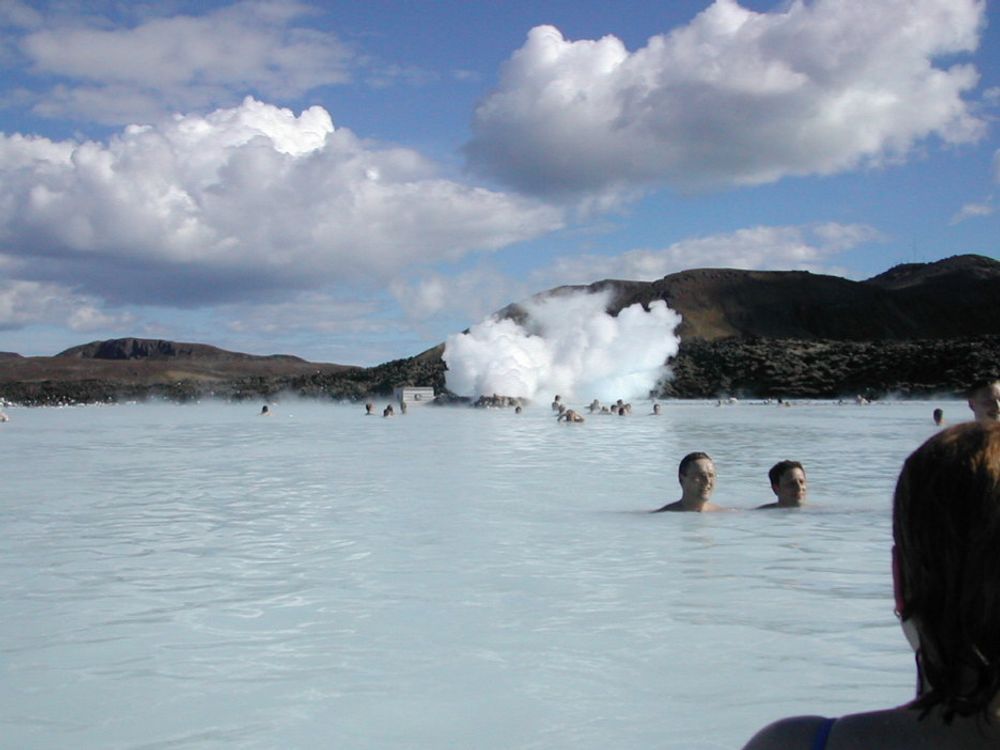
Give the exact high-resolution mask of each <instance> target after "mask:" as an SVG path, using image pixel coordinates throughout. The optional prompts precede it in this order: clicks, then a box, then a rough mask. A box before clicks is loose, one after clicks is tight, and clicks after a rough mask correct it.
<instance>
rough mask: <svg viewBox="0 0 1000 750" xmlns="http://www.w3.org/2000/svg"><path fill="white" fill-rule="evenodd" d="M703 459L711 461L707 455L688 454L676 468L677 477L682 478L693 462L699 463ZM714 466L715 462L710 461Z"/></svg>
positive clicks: (697, 452)
mask: <svg viewBox="0 0 1000 750" xmlns="http://www.w3.org/2000/svg"><path fill="white" fill-rule="evenodd" d="M702 459H705V460H706V461H712V457H711V456H710V455H708V454H707V453H702V452H701V451H695V452H694V453H688V454H687V455H686V456H684V458H682V459H681V462H680V465H678V467H677V476H678V477H682V476H684V474H686V473H687V468H688V466H690V465H691V464H693V463H694V462H695V461H700V460H702ZM712 463H713V464H714V463H715V461H712Z"/></svg>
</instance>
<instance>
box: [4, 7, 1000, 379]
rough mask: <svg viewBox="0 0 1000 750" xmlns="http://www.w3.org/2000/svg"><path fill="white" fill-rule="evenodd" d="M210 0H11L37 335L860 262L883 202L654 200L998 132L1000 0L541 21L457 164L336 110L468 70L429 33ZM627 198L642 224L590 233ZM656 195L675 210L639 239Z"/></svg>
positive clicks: (197, 333) (390, 326) (392, 344)
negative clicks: (139, 2) (627, 25)
mask: <svg viewBox="0 0 1000 750" xmlns="http://www.w3.org/2000/svg"><path fill="white" fill-rule="evenodd" d="M179 7H182V6H179ZM193 7H195V8H196V10H193V11H191V12H187V13H185V12H169V11H160V12H159V14H157V13H156V12H154V11H152V10H151V9H150V8H148V7H145V6H142V7H139V6H135V7H133V6H122V5H120V4H115V3H107V4H100V3H99V4H90V5H89V6H88V10H86V11H84V10H82V9H81V8H80V7H77V6H73V5H71V4H70V5H67V4H62V3H51V4H47V3H32V4H28V3H24V2H20V1H19V0H12V1H11V2H7V3H5V4H4V5H2V6H0V59H3V60H4V61H5V64H6V67H7V69H8V70H9V72H10V74H9V75H8V76H7V78H8V80H7V82H6V83H4V84H0V331H4V332H5V335H9V336H11V337H13V338H14V340H17V337H18V336H20V337H21V339H20V340H23V341H30V340H34V339H38V338H39V337H38V336H37V332H38V331H41V330H44V331H46V332H47V333H46V336H47V338H46V337H41V339H42V340H52V341H62V342H63V343H61V344H60V345H59V346H57V347H54V348H56V349H57V348H64V346H63V344H65V346H68V345H72V344H75V343H79V339H80V337H81V336H84V335H93V336H94V337H98V336H104V335H126V334H128V335H158V336H166V337H170V338H176V339H186V340H198V339H204V338H205V337H206V336H207V337H211V338H212V341H211V343H216V344H220V345H226V344H227V343H229V342H230V341H232V342H242V343H236V344H230V347H231V348H240V347H241V346H242V348H244V349H246V348H255V349H256V350H258V351H261V350H262V351H271V350H274V347H277V348H283V349H287V348H288V343H287V342H297V346H296V349H297V351H296V353H301V354H303V355H304V356H310V357H311V358H319V359H326V360H329V361H338V356H339V357H340V359H339V361H345V359H344V357H345V356H346V357H347V360H346V361H354V362H356V361H357V359H358V357H359V355H358V354H357V353H355V354H354V355H353V356H352V355H350V352H352V351H353V352H357V350H358V349H359V348H363V347H366V346H367V347H369V349H368V351H369V354H368V356H367V357H365V355H364V354H363V353H362V354H360V356H361V357H362V358H365V359H367V360H368V362H369V363H372V362H375V361H383V360H385V359H389V358H392V357H396V356H405V355H408V354H412V353H414V351H415V350H419V348H426V346H431V345H433V344H434V343H436V342H438V341H440V340H442V339H443V338H444V337H445V335H446V333H447V332H448V331H453V330H457V329H459V328H461V327H464V326H465V325H467V323H468V321H469V320H470V319H473V320H476V319H481V318H482V317H483V316H484V315H485V314H487V313H488V312H489V311H491V310H495V309H498V308H499V307H501V306H502V305H503V304H506V303H507V302H510V301H512V300H517V299H523V298H525V297H527V296H528V295H530V294H533V293H534V292H537V291H539V289H542V288H545V287H547V286H555V285H558V284H570V283H589V282H591V281H594V280H596V279H598V278H604V277H618V278H636V279H651V278H658V277H660V276H663V275H665V274H667V273H670V272H673V271H678V270H682V269H684V268H690V267H697V266H711V265H719V266H731V267H744V268H805V269H810V270H816V271H831V270H832V271H837V272H848V273H849V272H850V264H849V263H847V262H842V261H841V260H840V259H841V258H843V257H845V256H847V255H850V254H851V253H857V252H858V251H859V250H861V249H864V248H867V247H877V246H879V245H880V244H884V243H886V242H888V241H889V240H890V239H891V232H887V231H885V230H883V229H881V228H880V227H879V225H878V221H877V217H873V216H871V215H870V214H868V213H865V212H864V211H862V210H860V209H858V210H840V211H837V212H836V213H834V212H833V211H832V210H831V211H829V212H826V213H824V211H823V210H822V209H816V208H815V207H812V206H811V207H810V211H804V210H802V208H801V206H800V205H799V204H798V203H796V205H794V206H792V205H789V210H788V214H789V216H794V217H795V218H794V219H793V220H792V221H791V222H789V221H783V222H778V223H772V224H765V223H760V222H759V221H754V222H751V223H749V224H748V225H744V226H742V227H740V226H733V225H732V224H731V223H730V224H726V223H720V222H718V221H715V222H714V223H713V222H712V221H707V220H706V221H705V222H704V223H702V224H700V225H698V228H697V229H696V230H695V231H693V232H690V231H689V232H688V233H687V234H681V235H679V236H678V235H677V234H673V235H672V234H670V233H671V232H674V233H676V232H677V231H678V230H677V229H676V228H673V227H672V226H671V224H670V221H671V216H674V217H678V218H679V217H681V216H683V215H684V211H685V204H684V203H683V201H684V200H685V199H684V198H683V197H678V198H676V199H671V198H669V197H668V198H664V199H663V200H674V201H675V202H674V203H672V204H670V205H671V207H672V209H673V212H674V213H673V214H671V213H669V212H668V213H667V214H666V215H665V216H659V215H657V216H655V217H651V216H649V215H648V213H649V212H648V211H647V210H646V209H645V208H644V206H645V203H644V201H645V200H647V198H648V197H649V196H657V195H667V196H670V195H679V196H683V195H686V194H699V195H709V196H711V195H719V194H720V191H721V194H722V195H726V194H732V192H731V191H733V190H737V191H740V190H742V191H749V190H752V189H755V188H754V186H767V185H773V184H777V183H781V182H783V181H786V180H789V179H799V180H804V179H806V178H809V177H819V178H825V179H829V178H830V177H831V176H834V175H841V174H847V175H849V174H862V173H863V171H864V170H872V169H876V168H877V169H879V170H892V169H902V168H904V167H905V166H907V165H911V164H918V163H919V162H920V161H921V160H926V159H928V158H929V156H928V155H929V154H934V153H947V152H948V151H949V150H951V151H954V152H956V153H957V152H958V150H960V149H963V148H965V149H972V148H973V147H976V146H977V145H980V144H983V143H989V138H990V136H991V131H990V126H989V124H990V120H991V117H992V116H991V114H990V113H991V111H993V110H991V107H992V108H993V109H995V107H996V104H997V103H998V102H1000V87H997V86H993V87H987V88H984V87H983V85H982V83H981V77H982V72H981V71H980V69H979V68H977V67H976V65H975V64H974V61H973V56H974V55H975V54H976V52H977V45H978V44H979V43H980V40H981V38H982V35H983V30H984V28H985V24H986V20H987V6H986V3H985V2H983V0H879V1H878V2H871V1H869V0H865V1H864V2H862V1H861V0H838V1H837V2H834V1H833V0H815V1H814V2H810V3H805V2H795V3H792V4H789V5H787V6H786V5H781V6H778V9H776V10H772V11H766V12H759V11H754V10H750V9H748V8H745V7H743V6H741V5H740V4H738V3H737V2H735V1H734V0H716V2H713V3H711V4H708V3H706V6H705V9H704V10H703V11H702V12H701V13H700V14H699V15H697V16H695V17H694V18H692V19H681V20H680V21H679V22H678V23H677V25H675V26H674V27H673V28H672V29H667V30H664V32H663V33H660V34H656V35H654V36H652V37H650V38H649V39H648V41H647V42H646V43H645V45H644V46H641V47H638V48H636V49H635V50H634V51H630V50H628V49H627V48H626V46H625V44H624V42H622V41H621V40H620V39H618V38H617V37H615V36H612V35H608V34H604V35H595V38H593V39H579V40H575V41H574V40H570V39H567V38H566V36H565V35H564V34H563V32H561V31H560V30H559V29H558V28H557V27H556V26H554V25H545V24H539V25H535V26H534V28H531V29H530V30H525V32H523V33H526V41H525V42H524V43H523V45H522V46H521V47H520V48H519V49H515V50H513V51H512V52H511V53H510V54H509V57H508V59H507V60H506V62H505V63H503V65H502V66H501V68H500V70H499V78H498V81H497V84H496V86H495V88H494V89H493V90H491V91H490V90H484V91H483V92H481V96H480V100H479V104H478V105H477V106H475V107H474V108H473V107H470V109H469V112H468V117H469V119H470V120H471V131H470V132H461V131H456V132H454V133H451V134H449V135H448V136H447V138H448V139H449V140H450V142H451V143H452V144H453V147H454V149H455V151H456V154H458V153H459V152H460V153H461V154H463V155H464V159H465V163H464V164H462V163H460V160H459V159H457V158H456V159H455V160H452V161H447V160H442V159H441V158H440V157H438V158H434V157H431V156H430V155H428V154H426V153H423V152H422V151H421V149H420V148H419V147H416V146H408V145H406V144H405V143H401V142H400V143H397V142H386V141H382V140H378V139H375V138H369V137H366V135H365V134H364V133H357V132H353V131H352V130H351V129H349V128H347V127H343V126H339V125H335V122H336V119H337V118H338V113H339V110H338V102H341V101H345V102H348V103H353V102H355V99H351V98H350V96H349V95H348V94H349V93H351V92H353V95H354V96H355V97H361V98H360V101H362V102H364V105H365V106H369V105H371V103H372V101H373V99H372V98H371V97H373V96H374V94H373V93H372V92H375V91H380V90H382V89H383V88H387V91H386V93H385V95H384V99H385V100H386V101H387V102H388V101H395V100H394V99H393V97H394V96H395V95H396V93H397V92H398V90H399V89H398V88H397V89H393V88H392V86H393V85H395V86H397V87H406V86H411V87H412V86H417V87H419V86H424V88H423V89H420V90H421V91H425V92H431V89H432V87H431V86H430V85H429V83H428V81H432V80H439V81H442V80H444V79H445V78H446V76H444V75H441V71H440V70H438V71H435V70H433V69H432V68H431V67H430V65H429V63H428V60H425V59H414V60H404V61H396V60H389V59H386V58H385V57H384V56H383V55H382V54H380V53H376V52H372V51H369V50H367V49H366V48H365V37H364V35H363V34H358V33H354V34H353V35H349V34H347V33H346V32H344V33H341V31H340V30H339V29H338V28H337V27H336V24H333V23H331V22H329V20H328V19H326V18H325V16H324V9H323V8H322V7H321V6H318V5H312V4H309V3H304V2H297V1H294V0H271V1H270V2H257V1H254V0H245V1H244V2H236V3H215V4H212V5H210V6H207V7H206V8H205V9H202V8H200V7H198V6H193ZM462 7H463V9H465V8H466V7H467V6H462ZM453 10H454V9H453ZM358 12H361V11H358ZM442 12H445V11H442ZM462 12H472V11H467V10H463V11H462ZM616 13H618V12H617V11H616ZM432 15H433V14H432ZM432 20H433V19H432ZM355 31H356V30H355ZM421 66H424V67H421ZM421 71H424V72H423V73H421ZM373 81H377V82H378V84H377V87H376V88H372V82H373ZM466 85H468V84H466ZM378 87H381V88H378ZM442 87H443V84H442ZM435 91H436V89H435ZM338 92H339V93H338ZM358 92H361V93H358ZM445 95H447V92H445ZM427 98H428V99H430V98H431V93H428V94H427ZM317 102H322V103H317ZM296 105H297V106H296ZM430 105H431V106H433V102H431V103H430ZM345 106H346V105H345ZM353 106H361V105H357V104H354V105H353ZM385 106H387V109H386V113H387V114H386V116H387V117H389V116H394V115H390V114H388V113H389V112H395V110H393V109H392V108H391V107H389V105H388V104H386V105H385ZM393 106H395V105H393ZM344 111H345V112H350V110H347V109H345V110H344ZM431 111H433V110H431ZM296 112H297V113H296ZM414 116H415V117H416V116H418V115H416V114H415V115H414ZM463 143H464V145H463ZM988 148H989V151H988V153H989V156H988V157H986V159H985V161H986V163H984V165H983V172H984V174H986V175H987V177H986V178H985V180H984V181H983V185H984V187H983V193H984V194H985V195H983V194H980V195H970V196H967V197H965V198H963V199H956V202H955V205H954V206H952V207H951V208H950V209H949V212H948V218H949V219H950V221H948V220H945V221H943V222H942V225H948V226H952V227H955V226H957V225H959V224H961V225H962V226H961V228H966V227H972V226H974V225H975V224H976V222H977V221H978V222H982V221H992V220H993V219H992V218H991V214H992V213H993V197H992V188H993V187H994V186H995V185H996V183H997V182H1000V149H998V148H995V147H989V146H988ZM817 184H818V183H817ZM812 185H813V183H810V187H811V186H812ZM756 189H758V190H759V189H761V188H756ZM816 189H819V187H817V188H816ZM727 191H728V192H727ZM706 200H709V199H706ZM688 205H690V204H688ZM860 205H861V204H860V203H859V206H860ZM703 206H706V207H707V206H708V204H707V203H705V204H703ZM703 210H704V211H706V212H710V211H709V209H708V208H703ZM711 211H717V209H715V208H712V209H711ZM706 215H708V213H706ZM832 216H835V217H836V218H831V217H832ZM608 222H610V225H611V226H612V227H613V229H612V230H611V231H612V234H613V232H615V231H617V232H618V233H619V234H621V235H622V237H621V239H619V240H615V239H614V237H613V236H612V237H610V238H609V239H608V240H603V239H599V240H594V239H593V237H595V236H598V235H600V231H601V230H600V226H601V225H602V223H608ZM644 223H646V224H649V226H657V227H661V228H662V232H656V233H654V234H661V233H662V234H663V236H665V237H672V239H671V240H670V241H667V242H664V243H663V244H661V245H660V246H659V247H657V246H656V245H651V244H650V243H649V241H648V239H643V240H635V239H630V238H629V236H628V233H629V231H631V230H632V229H634V227H636V226H639V225H642V224H644ZM594 228H597V231H596V232H595V231H593V230H594ZM961 228H960V229H961ZM955 231H959V230H955ZM595 247H596V248H598V249H594V248H595ZM947 250H951V251H952V252H954V251H956V248H947ZM979 251H981V252H987V253H988V252H989V251H990V248H979ZM952 252H943V253H942V254H952ZM179 328H180V329H181V330H178V329H179ZM126 329H128V330H126ZM220 330H221V332H222V335H221V336H220ZM60 337H61V338H60ZM267 342H281V343H274V344H273V345H272V346H271V348H269V344H268V343H267ZM332 342H339V343H332ZM372 342H377V343H372ZM14 348H16V347H12V346H0V349H14ZM27 353H51V351H34V352H27ZM564 390H566V389H564Z"/></svg>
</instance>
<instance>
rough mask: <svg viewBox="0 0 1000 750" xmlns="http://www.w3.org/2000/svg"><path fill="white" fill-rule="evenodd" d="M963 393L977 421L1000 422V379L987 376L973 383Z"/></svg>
mask: <svg viewBox="0 0 1000 750" xmlns="http://www.w3.org/2000/svg"><path fill="white" fill-rule="evenodd" d="M965 395H966V398H968V400H969V408H970V409H972V414H973V417H974V418H975V420H976V421H977V422H1000V379H998V378H988V379H986V380H980V381H979V382H977V383H973V385H972V387H971V388H969V390H968V391H966V394H965Z"/></svg>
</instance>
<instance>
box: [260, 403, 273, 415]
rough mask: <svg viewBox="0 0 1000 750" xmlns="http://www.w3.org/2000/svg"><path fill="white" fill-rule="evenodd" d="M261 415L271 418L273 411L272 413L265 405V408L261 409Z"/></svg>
mask: <svg viewBox="0 0 1000 750" xmlns="http://www.w3.org/2000/svg"><path fill="white" fill-rule="evenodd" d="M260 415H261V416H262V417H269V416H271V411H270V409H268V408H267V404H264V405H263V406H262V407H261V408H260Z"/></svg>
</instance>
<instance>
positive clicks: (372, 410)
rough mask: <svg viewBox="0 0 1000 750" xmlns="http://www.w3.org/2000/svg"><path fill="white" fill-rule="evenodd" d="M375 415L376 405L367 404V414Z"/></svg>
mask: <svg viewBox="0 0 1000 750" xmlns="http://www.w3.org/2000/svg"><path fill="white" fill-rule="evenodd" d="M374 413H375V404H373V403H372V402H371V401H369V402H368V403H367V404H365V414H366V415H368V416H371V415H373V414H374Z"/></svg>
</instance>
